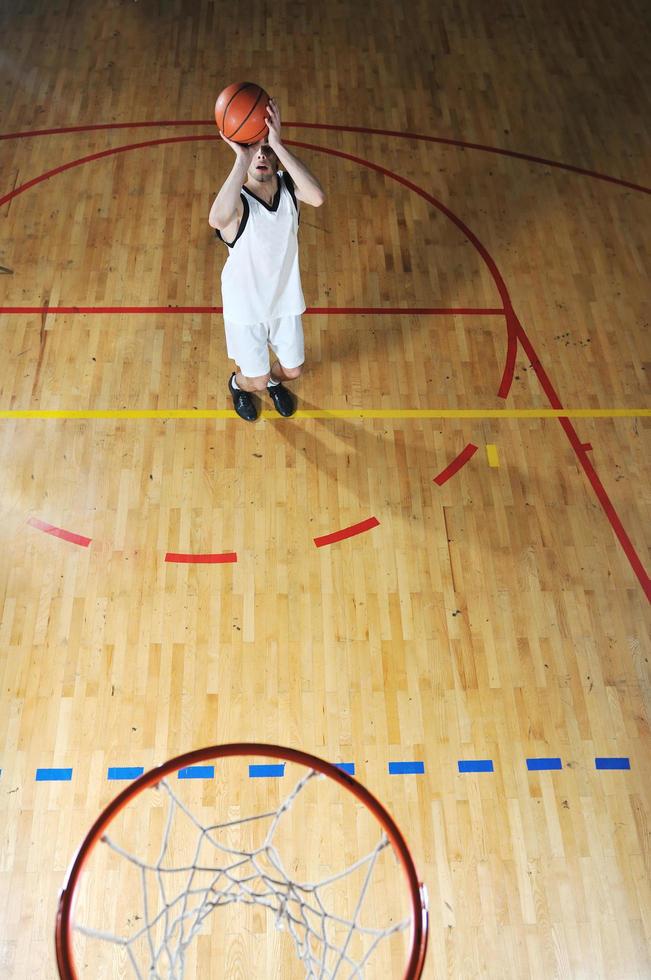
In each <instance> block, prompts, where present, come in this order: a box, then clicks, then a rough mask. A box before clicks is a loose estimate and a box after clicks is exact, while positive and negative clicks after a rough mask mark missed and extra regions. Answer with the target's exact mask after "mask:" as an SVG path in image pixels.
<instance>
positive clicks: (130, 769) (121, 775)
mask: <svg viewBox="0 0 651 980" xmlns="http://www.w3.org/2000/svg"><path fill="white" fill-rule="evenodd" d="M144 771H145V770H144V768H143V767H142V766H109V767H108V772H107V773H106V778H107V779H137V778H138V776H142V774H143V772H144Z"/></svg>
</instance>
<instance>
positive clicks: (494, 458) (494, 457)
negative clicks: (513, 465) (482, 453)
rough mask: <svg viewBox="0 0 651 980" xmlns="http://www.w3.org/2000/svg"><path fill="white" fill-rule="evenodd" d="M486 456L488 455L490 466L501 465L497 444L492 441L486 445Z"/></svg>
mask: <svg viewBox="0 0 651 980" xmlns="http://www.w3.org/2000/svg"><path fill="white" fill-rule="evenodd" d="M486 456H487V457H488V465H489V466H499V465H500V458H499V456H498V454H497V446H495V445H494V444H493V443H490V444H488V445H487V446H486Z"/></svg>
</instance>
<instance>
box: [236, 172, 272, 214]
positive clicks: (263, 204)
mask: <svg viewBox="0 0 651 980" xmlns="http://www.w3.org/2000/svg"><path fill="white" fill-rule="evenodd" d="M242 190H243V191H246V193H247V194H250V195H251V197H254V198H255V199H256V201H259V202H260V204H261V205H262V207H263V208H266V209H267V211H277V210H278V205H279V204H280V192H281V190H282V184H281V180H280V177H278V187H277V189H276V193H275V194H274V199H273V201H272V202H271V204H267V202H266V201H263V200H262V198H261V197H258V195H257V194H254V193H253V191H250V190H249V188H248V187H243V188H242Z"/></svg>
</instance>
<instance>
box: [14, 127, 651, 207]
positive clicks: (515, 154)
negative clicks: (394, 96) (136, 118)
mask: <svg viewBox="0 0 651 980" xmlns="http://www.w3.org/2000/svg"><path fill="white" fill-rule="evenodd" d="M214 125H215V121H214V119H160V120H151V119H149V120H144V121H142V122H126V123H125V122H121V123H97V124H94V125H89V126H59V127H56V128H54V129H32V130H25V131H24V132H19V133H0V140H11V139H25V138H29V137H33V136H57V135H60V134H62V133H90V132H96V131H98V130H100V131H101V130H111V129H151V128H160V127H162V126H210V127H211V128H212V127H213V126H214ZM283 126H285V127H286V128H288V129H319V130H324V131H326V132H335V133H362V134H364V135H366V136H393V137H395V138H397V139H403V140H405V139H408V140H417V141H419V142H423V143H437V144H439V145H440V146H455V147H460V148H463V149H464V150H477V151H479V152H481V153H494V154H496V155H497V156H504V157H512V158H513V159H514V160H526V161H527V163H539V164H540V165H541V166H544V167H554V168H556V169H558V170H567V171H568V173H573V174H578V175H579V176H581V177H592V178H593V179H594V180H605V181H607V182H608V183H611V184H617V185H619V186H620V187H628V188H630V189H631V190H634V191H640V193H642V194H651V187H645V186H644V184H634V183H632V182H631V181H630V180H623V179H622V178H621V177H611V176H610V175H609V174H602V173H599V172H598V171H597V170H587V169H586V168H585V167H575V166H574V164H571V163H563V162H562V161H561V160H549V159H547V158H546V157H538V156H534V155H533V154H531V153H521V152H520V151H519V150H507V149H504V148H503V147H500V146H488V145H486V144H485V143H469V142H468V141H467V140H457V139H452V138H451V137H446V136H427V135H425V134H424V133H409V132H401V131H399V130H395V129H372V128H370V127H368V126H339V125H333V124H330V123H314V122H283Z"/></svg>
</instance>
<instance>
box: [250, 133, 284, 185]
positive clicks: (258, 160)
mask: <svg viewBox="0 0 651 980" xmlns="http://www.w3.org/2000/svg"><path fill="white" fill-rule="evenodd" d="M277 170H278V157H277V156H276V154H275V153H274V151H273V150H272V149H271V147H270V146H269V144H268V143H267V142H266V141H265V140H260V142H259V143H256V144H255V152H254V154H253V158H252V159H251V165H250V166H249V177H252V178H253V180H257V181H260V183H266V182H267V181H268V180H271V179H272V178H273V175H274V174H275V173H276V171H277Z"/></svg>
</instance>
